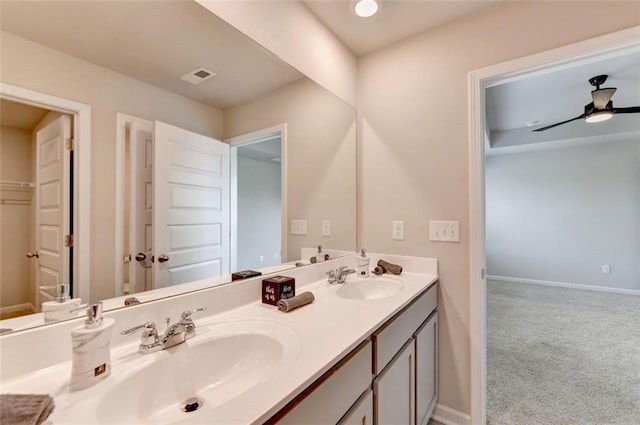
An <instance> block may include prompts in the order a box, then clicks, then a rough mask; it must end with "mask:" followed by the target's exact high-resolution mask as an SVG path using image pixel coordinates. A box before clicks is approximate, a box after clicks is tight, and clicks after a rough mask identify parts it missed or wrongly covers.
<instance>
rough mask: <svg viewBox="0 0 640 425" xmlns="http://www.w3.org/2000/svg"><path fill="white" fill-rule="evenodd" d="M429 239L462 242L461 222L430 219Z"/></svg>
mask: <svg viewBox="0 0 640 425" xmlns="http://www.w3.org/2000/svg"><path fill="white" fill-rule="evenodd" d="M429 239H430V240H432V241H442V242H460V222H458V221H430V222H429Z"/></svg>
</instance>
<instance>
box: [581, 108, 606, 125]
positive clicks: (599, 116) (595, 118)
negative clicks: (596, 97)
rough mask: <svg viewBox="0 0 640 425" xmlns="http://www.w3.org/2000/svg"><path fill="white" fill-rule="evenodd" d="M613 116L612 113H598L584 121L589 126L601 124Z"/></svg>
mask: <svg viewBox="0 0 640 425" xmlns="http://www.w3.org/2000/svg"><path fill="white" fill-rule="evenodd" d="M612 116H613V113H612V112H610V111H598V112H594V113H593V114H591V115H589V116H588V117H587V118H586V119H585V121H587V122H588V123H589V124H593V123H596V122H602V121H606V120H608V119H611V117H612Z"/></svg>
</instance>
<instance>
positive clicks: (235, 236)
mask: <svg viewBox="0 0 640 425" xmlns="http://www.w3.org/2000/svg"><path fill="white" fill-rule="evenodd" d="M228 143H229V144H230V147H231V154H230V157H231V167H230V169H231V271H232V272H236V271H241V270H251V269H264V268H267V267H273V266H278V265H280V264H281V263H282V259H283V258H287V254H286V246H287V240H286V217H285V215H286V202H285V200H286V180H285V175H286V161H285V152H286V149H285V146H286V136H285V126H284V125H280V126H275V127H269V128H267V129H263V130H260V131H257V132H252V133H250V134H246V135H242V136H238V137H234V138H233V139H231V140H229V141H228Z"/></svg>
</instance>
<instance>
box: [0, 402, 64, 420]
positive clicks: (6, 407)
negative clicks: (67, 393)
mask: <svg viewBox="0 0 640 425" xmlns="http://www.w3.org/2000/svg"><path fill="white" fill-rule="evenodd" d="M53 408H54V404H53V398H51V396H50V395H47V394H0V423H1V424H7V425H9V424H11V425H39V424H41V423H42V422H44V421H45V420H46V419H47V418H48V417H49V415H50V414H51V412H53Z"/></svg>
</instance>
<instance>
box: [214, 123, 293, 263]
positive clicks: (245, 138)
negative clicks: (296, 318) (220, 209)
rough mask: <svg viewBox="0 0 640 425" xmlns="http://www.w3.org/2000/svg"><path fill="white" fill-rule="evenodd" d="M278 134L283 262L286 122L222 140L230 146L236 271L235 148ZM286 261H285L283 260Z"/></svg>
mask: <svg viewBox="0 0 640 425" xmlns="http://www.w3.org/2000/svg"><path fill="white" fill-rule="evenodd" d="M275 135H280V155H281V156H280V202H281V206H282V207H281V209H282V212H281V215H282V222H281V226H280V227H281V232H282V237H281V238H280V239H281V242H280V244H281V247H280V250H281V251H280V262H283V261H284V260H285V259H286V258H288V256H287V253H288V251H287V223H288V222H289V216H288V213H287V124H286V123H284V124H278V125H274V126H272V127H267V128H263V129H261V130H256V131H252V132H251V133H246V134H242V135H240V136H235V137H231V138H229V139H224V140H223V142H225V143H228V144H229V147H230V148H231V152H230V162H231V168H230V173H231V228H230V241H231V264H230V269H229V270H231V271H237V266H238V175H237V171H238V156H237V155H238V152H237V149H234V148H238V147H240V146H242V145H246V144H250V143H253V142H255V141H256V140H257V139H264V138H267V137H269V136H275ZM284 262H286V261H284Z"/></svg>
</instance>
